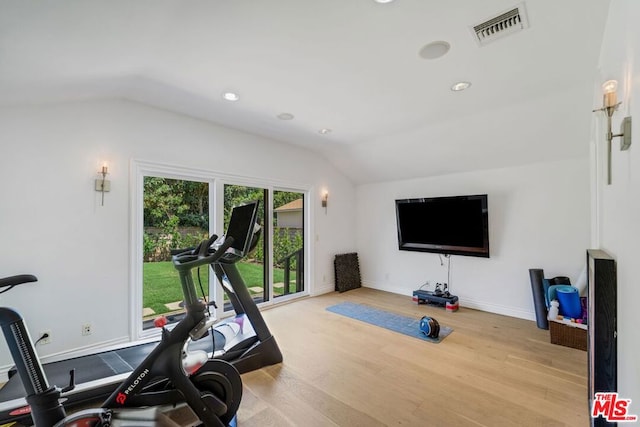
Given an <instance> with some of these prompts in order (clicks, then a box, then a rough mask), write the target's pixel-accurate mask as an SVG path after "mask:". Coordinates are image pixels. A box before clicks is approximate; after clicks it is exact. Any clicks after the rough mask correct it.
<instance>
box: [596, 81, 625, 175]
mask: <svg viewBox="0 0 640 427" xmlns="http://www.w3.org/2000/svg"><path fill="white" fill-rule="evenodd" d="M617 90H618V82H617V81H615V80H607V81H606V82H604V83H603V84H602V92H603V95H602V108H598V109H597V110H593V111H594V112H596V111H604V112H605V114H606V115H607V135H606V138H607V185H610V184H611V141H612V140H613V138H617V137H620V138H621V140H620V151H624V150H628V149H629V147H630V146H631V116H627V117H625V118H624V119H622V124H621V125H620V133H617V134H615V135H614V134H613V132H612V131H611V117H612V116H613V113H614V111H616V110H617V109H618V106H619V105H620V104H622V103H621V102H618V95H617Z"/></svg>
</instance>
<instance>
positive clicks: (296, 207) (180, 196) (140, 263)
mask: <svg viewBox="0 0 640 427" xmlns="http://www.w3.org/2000/svg"><path fill="white" fill-rule="evenodd" d="M132 171H133V174H132V175H133V176H134V181H133V184H132V206H133V207H134V208H133V209H132V233H131V247H132V250H131V254H132V255H131V256H132V258H131V283H132V284H133V286H132V298H131V313H132V315H131V319H133V321H132V322H131V326H130V330H131V336H132V337H134V338H136V339H137V338H144V337H145V336H149V335H154V334H156V333H157V329H156V328H154V327H153V326H154V325H153V321H154V320H155V319H156V318H157V317H158V316H160V315H164V316H168V318H169V319H168V320H169V321H172V320H173V321H177V320H179V319H180V316H181V313H182V312H183V307H182V306H181V305H182V304H181V302H182V287H181V285H180V282H179V278H178V275H177V273H176V272H175V270H174V268H173V264H172V263H171V250H175V249H179V248H186V247H190V246H195V245H196V244H197V243H199V242H200V241H201V240H202V239H205V238H207V237H208V236H209V235H210V234H212V233H214V232H215V233H217V234H218V235H220V234H223V233H224V231H223V230H226V225H227V222H228V220H229V214H230V212H231V209H232V208H233V206H236V205H238V204H242V203H246V202H248V201H252V200H256V199H257V200H259V201H260V205H261V209H260V212H259V214H258V223H259V224H260V226H261V227H262V235H261V238H260V241H259V242H258V245H257V246H256V248H255V249H254V250H253V251H252V252H251V253H250V254H249V255H248V256H247V257H246V258H245V259H244V260H242V261H241V263H240V264H239V265H238V268H239V270H240V273H241V275H242V277H243V279H244V281H245V284H246V285H247V287H248V289H249V292H250V293H251V295H252V296H253V298H254V300H255V301H256V303H259V304H262V305H264V304H271V303H274V302H277V301H281V300H284V299H289V298H295V297H296V296H299V295H303V294H306V293H307V292H308V291H307V287H306V285H305V284H306V283H308V282H307V281H306V280H305V275H306V274H308V273H307V270H308V269H305V260H308V259H309V248H308V247H307V246H306V245H305V243H304V242H305V236H307V235H308V233H309V227H308V226H307V221H308V219H307V215H306V210H305V204H306V201H307V199H308V194H309V189H304V188H295V186H286V187H282V186H281V184H279V183H271V182H269V181H268V180H261V181H260V182H259V183H258V182H255V181H253V180H251V179H247V178H245V177H240V176H231V175H227V174H219V173H213V172H211V171H205V170H195V169H189V168H181V167H174V166H168V165H160V164H155V163H150V162H142V161H133V163H132ZM210 271H211V270H210V269H202V268H201V270H200V272H199V274H198V277H195V278H194V280H195V281H196V283H197V282H200V283H201V292H202V297H203V298H207V299H209V300H213V301H215V302H216V304H217V306H218V307H219V308H218V311H217V312H216V315H217V316H218V317H220V316H223V315H224V310H225V309H227V310H229V309H230V304H225V298H226V295H225V293H224V292H222V287H221V286H220V285H219V284H218V283H217V279H216V278H215V275H214V274H209V273H210Z"/></svg>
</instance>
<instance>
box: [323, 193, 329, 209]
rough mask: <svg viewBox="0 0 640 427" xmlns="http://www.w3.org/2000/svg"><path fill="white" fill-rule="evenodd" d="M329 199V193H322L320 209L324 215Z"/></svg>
mask: <svg viewBox="0 0 640 427" xmlns="http://www.w3.org/2000/svg"><path fill="white" fill-rule="evenodd" d="M328 199H329V192H328V191H325V192H324V193H322V207H323V208H324V213H327V200H328Z"/></svg>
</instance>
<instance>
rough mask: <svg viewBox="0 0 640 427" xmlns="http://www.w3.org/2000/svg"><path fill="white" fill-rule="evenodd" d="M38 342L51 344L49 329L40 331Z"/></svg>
mask: <svg viewBox="0 0 640 427" xmlns="http://www.w3.org/2000/svg"><path fill="white" fill-rule="evenodd" d="M45 336H46V337H45ZM43 337H44V338H43ZM38 344H40V345H45V344H51V331H42V332H40V335H39V336H38Z"/></svg>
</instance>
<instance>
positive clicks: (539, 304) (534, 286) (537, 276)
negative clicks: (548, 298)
mask: <svg viewBox="0 0 640 427" xmlns="http://www.w3.org/2000/svg"><path fill="white" fill-rule="evenodd" d="M529 278H530V279H531V292H532V293H533V305H534V307H535V310H536V323H537V324H538V328H540V329H549V321H548V320H547V304H546V303H545V300H544V285H543V284H542V279H544V271H543V270H542V269H540V268H531V269H529Z"/></svg>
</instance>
